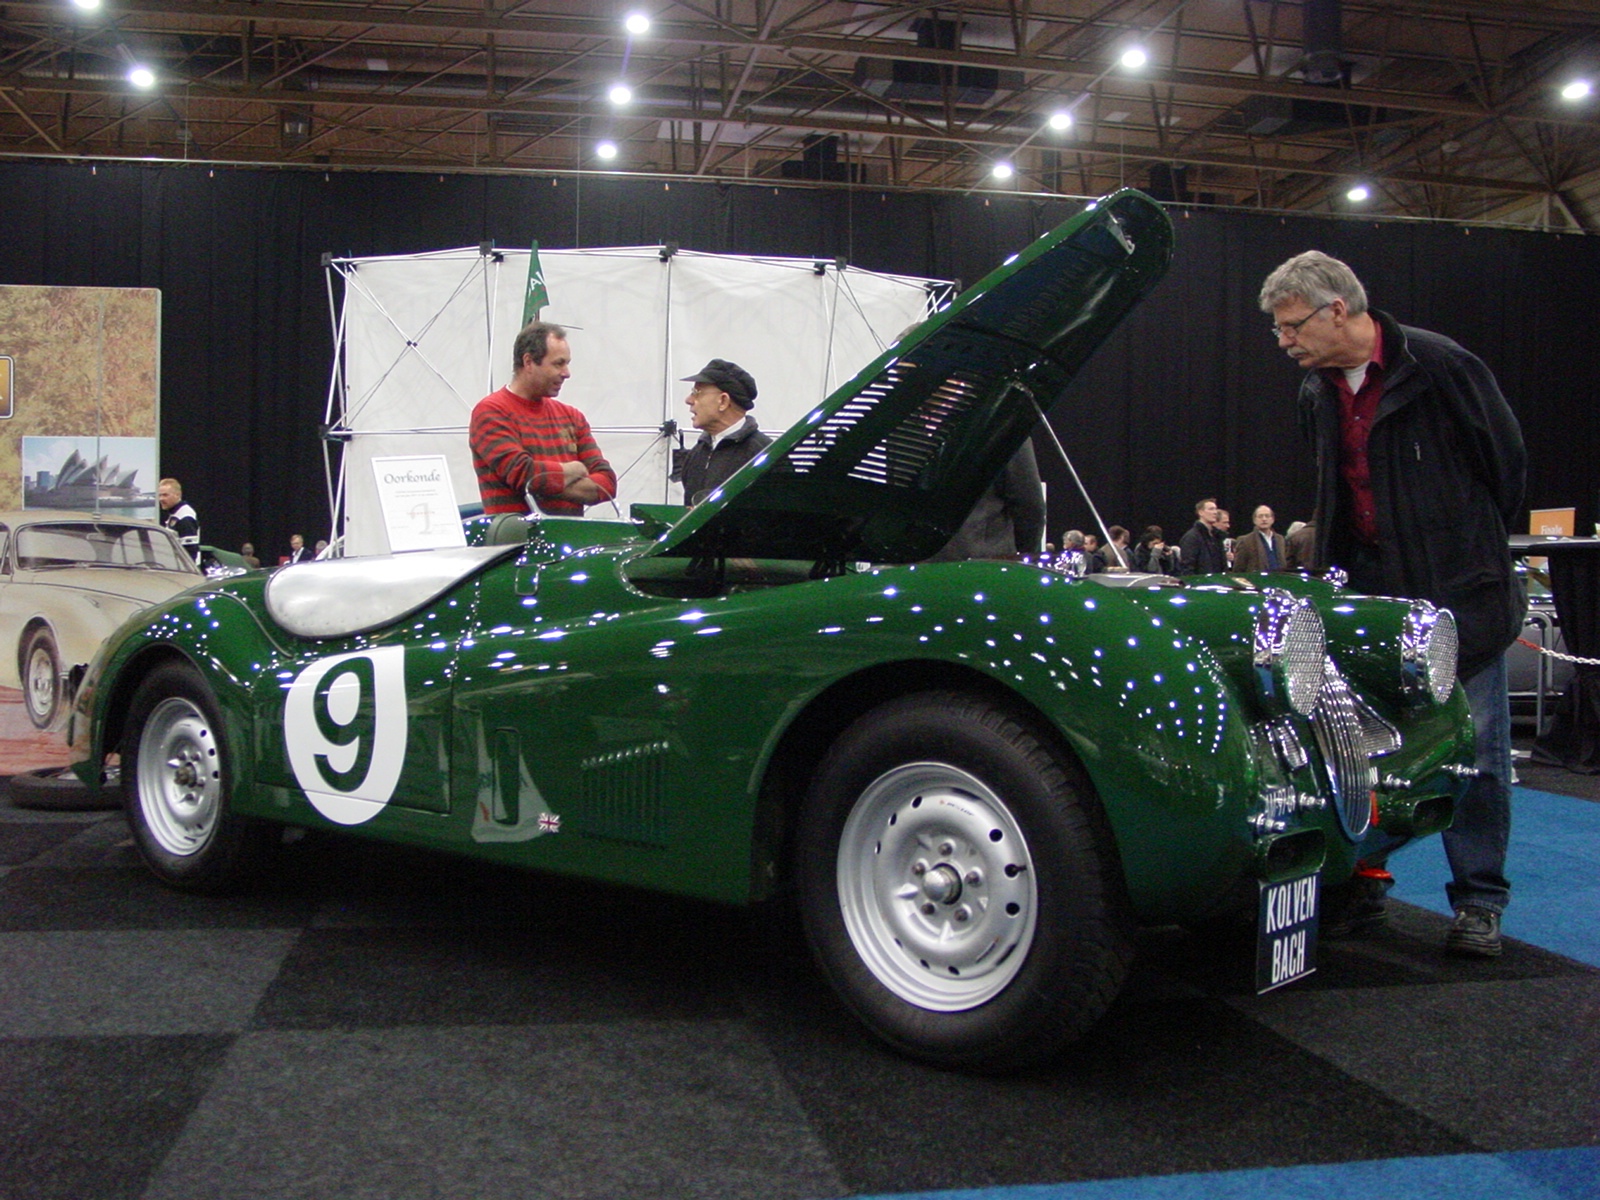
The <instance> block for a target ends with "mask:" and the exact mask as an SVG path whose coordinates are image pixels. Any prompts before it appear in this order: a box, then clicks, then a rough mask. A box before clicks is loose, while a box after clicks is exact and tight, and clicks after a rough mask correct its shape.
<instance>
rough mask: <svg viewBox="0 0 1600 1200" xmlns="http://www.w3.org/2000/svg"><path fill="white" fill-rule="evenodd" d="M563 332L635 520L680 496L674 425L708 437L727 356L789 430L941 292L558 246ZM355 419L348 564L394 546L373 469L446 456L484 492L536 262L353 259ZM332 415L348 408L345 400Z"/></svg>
mask: <svg viewBox="0 0 1600 1200" xmlns="http://www.w3.org/2000/svg"><path fill="white" fill-rule="evenodd" d="M539 260H540V264H541V266H542V267H543V269H544V275H545V282H546V286H547V288H548V290H549V294H550V304H549V306H548V307H547V308H546V309H545V311H544V314H543V315H544V317H545V318H546V319H547V320H551V321H555V322H557V323H559V324H562V325H566V326H568V327H569V330H570V334H571V344H572V356H573V362H572V378H571V379H570V380H569V381H568V382H567V384H566V385H565V386H564V387H563V388H562V392H561V398H562V399H563V400H565V401H567V402H568V403H570V404H574V405H576V406H577V407H578V408H580V409H581V410H582V411H583V412H584V414H585V415H586V416H587V417H588V419H589V423H590V425H591V426H592V427H593V428H594V431H595V439H596V441H598V442H599V443H600V447H601V449H602V450H603V451H604V453H605V455H606V457H607V458H608V459H609V460H610V461H611V464H612V466H613V467H614V468H615V469H616V471H617V473H618V475H619V477H620V486H619V489H618V509H617V510H614V509H612V507H611V506H610V505H601V506H598V507H597V508H595V509H593V510H591V511H592V513H593V515H595V516H600V517H610V516H614V515H616V512H617V511H618V510H620V511H621V512H622V513H626V512H627V507H628V505H629V504H632V503H634V502H636V501H647V502H652V503H661V502H663V501H666V502H676V501H678V500H679V498H680V494H681V490H680V489H679V487H678V486H677V485H676V484H669V483H668V479H667V476H668V473H669V471H670V469H671V455H670V449H671V447H672V445H675V444H676V439H670V438H667V437H664V436H662V434H661V433H660V430H661V427H662V424H663V422H665V421H667V420H669V419H670V420H674V421H676V422H678V424H679V425H680V426H681V427H682V432H683V436H684V438H685V439H686V440H687V439H690V438H693V437H694V436H695V434H694V432H693V430H692V428H690V427H689V425H688V422H687V409H686V408H685V407H684V405H683V397H684V396H685V395H687V393H688V391H689V386H688V385H687V384H685V383H682V382H681V380H682V378H683V377H684V376H686V375H690V374H693V373H694V372H695V371H697V370H699V368H700V367H701V366H703V365H704V364H705V362H706V361H707V360H708V359H711V358H728V359H733V360H734V361H736V362H738V363H739V364H740V365H741V366H743V367H745V368H746V369H747V370H748V371H750V373H751V374H752V375H754V376H755V377H756V381H757V384H758V386H759V388H760V396H759V398H758V399H757V402H756V408H755V414H754V415H755V416H756V418H757V420H758V421H759V422H760V424H761V426H762V427H763V428H764V429H767V430H768V431H770V432H772V433H778V432H781V431H782V430H784V429H786V428H788V426H789V425H791V424H792V423H793V422H794V421H796V420H798V419H799V418H800V417H802V416H804V415H805V413H807V412H808V411H809V410H810V409H811V408H812V407H813V406H814V405H815V404H816V403H817V402H818V401H820V400H821V399H822V398H823V397H825V396H827V395H828V393H829V392H831V391H832V390H833V389H834V388H836V387H837V386H839V384H841V383H843V382H844V381H845V380H847V379H849V378H850V376H852V375H853V374H854V373H855V372H856V371H858V370H860V369H861V368H862V367H863V366H865V365H866V364H867V363H869V362H871V361H872V359H874V358H876V357H877V355H878V354H879V353H881V351H882V350H883V348H884V347H885V346H886V345H888V344H889V343H890V342H892V341H893V340H894V339H895V338H896V337H897V336H898V335H899V333H900V332H901V331H902V330H903V329H905V328H906V327H907V326H908V325H910V324H912V323H913V322H915V321H918V320H920V319H921V318H922V317H923V316H924V315H925V314H926V312H927V307H928V289H927V286H926V285H927V284H928V283H930V282H932V283H937V282H938V281H928V280H922V279H914V278H908V277H904V276H888V275H876V274H872V273H870V272H864V271H854V270H845V271H843V272H840V271H839V270H837V269H836V268H835V267H834V266H833V265H832V264H828V266H827V267H826V269H825V271H824V272H823V273H822V274H818V273H817V272H816V271H815V270H814V269H813V265H812V263H811V262H810V261H809V260H796V259H777V260H774V259H750V258H741V257H736V256H729V255H710V254H696V253H689V252H681V253H678V254H675V255H673V256H671V257H669V258H668V259H666V260H665V261H663V260H662V258H661V255H660V253H659V252H658V251H657V249H656V248H655V247H625V248H620V249H613V250H589V251H578V250H541V251H540V252H539ZM336 265H337V268H338V269H339V270H340V271H341V273H342V274H343V276H344V279H345V296H344V311H343V320H344V330H343V353H344V360H343V361H344V366H343V371H344V375H343V384H344V389H343V395H342V401H343V404H344V406H345V407H344V409H343V411H330V413H329V423H330V425H332V426H333V427H334V428H335V429H339V430H343V431H346V432H348V434H349V435H350V441H349V443H348V445H347V446H346V453H345V456H344V470H343V480H342V486H341V487H340V488H339V489H338V495H339V501H340V503H341V505H342V513H341V515H342V518H343V528H344V539H345V552H346V553H347V554H376V553H384V552H385V551H387V549H388V546H387V544H386V539H385V535H384V533H383V526H382V520H381V517H380V515H379V512H378V499H377V493H376V489H375V487H374V484H373V482H372V471H371V466H370V462H371V459H372V458H374V457H378V456H381V455H389V454H419V453H439V454H443V455H445V458H446V461H447V463H448V465H449V468H450V476H451V483H452V485H453V486H454V489H455V493H456V496H457V498H458V500H459V501H461V502H462V503H469V502H474V501H476V500H477V498H478V490H477V480H476V477H475V476H474V474H473V471H472V457H471V453H470V451H469V450H468V447H467V438H466V429H467V422H468V419H469V418H470V416H471V412H472V406H473V405H474V404H476V403H477V402H478V400H480V399H481V398H482V397H483V396H485V395H487V394H488V393H489V392H491V391H493V390H495V389H496V388H498V387H500V386H502V385H503V384H504V383H505V382H506V380H508V379H509V378H510V376H511V361H510V359H511V345H512V342H513V340H514V338H515V336H516V332H517V330H518V328H519V327H520V323H521V318H522V303H523V288H524V284H525V282H526V279H527V270H528V252H527V251H525V250H523V251H502V252H500V253H499V255H498V256H496V255H482V254H480V253H479V252H478V251H477V250H476V249H463V250H452V251H441V252H438V253H435V254H428V255H417V256H408V257H397V258H383V259H357V260H342V261H341V262H340V263H338V264H336ZM334 393H335V394H334V399H333V401H332V402H331V403H333V404H338V403H339V402H340V400H341V396H340V394H339V389H338V388H337V387H336V388H335V389H334Z"/></svg>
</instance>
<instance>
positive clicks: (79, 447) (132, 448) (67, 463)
mask: <svg viewBox="0 0 1600 1200" xmlns="http://www.w3.org/2000/svg"><path fill="white" fill-rule="evenodd" d="M21 457H22V495H23V507H24V508H62V509H74V510H78V511H82V512H104V513H107V514H114V515H116V516H119V517H142V518H144V519H146V520H151V521H153V520H156V519H157V518H158V510H157V507H156V484H157V483H158V482H159V478H158V476H157V471H156V461H157V449H156V439H155V438H153V437H24V438H23V439H22V456H21Z"/></svg>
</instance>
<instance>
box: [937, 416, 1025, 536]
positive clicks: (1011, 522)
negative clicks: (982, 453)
mask: <svg viewBox="0 0 1600 1200" xmlns="http://www.w3.org/2000/svg"><path fill="white" fill-rule="evenodd" d="M1044 515H1045V514H1044V484H1042V483H1041V482H1040V481H1039V462H1038V459H1036V458H1035V457H1034V453H1033V443H1032V442H1023V443H1022V445H1021V446H1020V447H1019V448H1018V450H1017V452H1016V453H1015V454H1013V455H1012V456H1011V458H1010V459H1009V460H1008V461H1007V462H1006V465H1005V466H1004V467H1003V468H1001V471H1000V474H998V475H996V476H995V478H994V482H993V483H991V484H990V485H989V487H988V488H987V490H985V492H984V493H983V495H982V496H980V497H979V498H978V502H977V503H976V504H975V505H973V506H972V511H971V512H970V513H969V514H967V519H966V520H965V521H964V522H962V524H961V528H960V529H958V530H956V532H955V535H954V536H953V537H952V538H951V539H950V540H949V541H948V542H946V543H945V544H944V546H943V548H942V549H940V550H939V552H938V553H937V554H935V555H933V557H932V558H930V559H929V560H928V561H929V562H960V561H962V560H964V559H969V558H1016V557H1017V556H1018V555H1019V554H1038V553H1039V549H1040V543H1042V542H1043V541H1044Z"/></svg>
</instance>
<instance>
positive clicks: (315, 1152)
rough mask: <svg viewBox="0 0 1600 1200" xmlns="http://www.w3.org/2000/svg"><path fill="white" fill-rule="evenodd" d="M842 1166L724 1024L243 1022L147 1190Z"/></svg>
mask: <svg viewBox="0 0 1600 1200" xmlns="http://www.w3.org/2000/svg"><path fill="white" fill-rule="evenodd" d="M842 1190H843V1188H842V1183H841V1180H840V1178H839V1176H838V1174H837V1173H836V1171H835V1169H834V1167H833V1165H832V1163H831V1161H830V1159H829V1156H828V1153H827V1151H826V1150H825V1149H824V1147H823V1146H822V1145H821V1144H820V1143H819V1142H818V1141H817V1139H816V1138H815V1136H814V1134H813V1132H812V1130H811V1128H810V1126H809V1124H808V1122H807V1120H806V1117H805V1114H804V1112H803V1111H802V1109H801V1108H800V1106H799V1105H798V1103H797V1102H796V1101H795V1099H794V1097H793V1096H792V1095H790V1094H789V1093H788V1091H787V1089H786V1088H785V1086H784V1084H783V1081H782V1078H781V1076H780V1074H779V1072H778V1071H777V1069H776V1067H775V1065H774V1063H773V1061H772V1059H771V1057H770V1055H769V1054H768V1052H767V1050H766V1048H765V1047H764V1046H763V1045H762V1044H761V1043H760V1042H759V1041H758V1040H756V1039H754V1038H753V1037H752V1036H751V1035H750V1034H749V1032H748V1031H747V1030H746V1029H744V1028H742V1027H741V1026H740V1025H739V1024H738V1023H737V1022H715V1021H713V1022H702V1023H697V1024H693V1025H684V1024H679V1023H666V1024H659V1023H652V1022H636V1023H626V1024H619V1025H610V1026H599V1027H597V1026H589V1025H553V1026H546V1027H542V1028H526V1027H517V1028H510V1029H508V1028H504V1027H493V1026H490V1027H480V1028H454V1029H407V1030H386V1031H374V1030H365V1029H363V1030H350V1031H329V1032H322V1033H309V1032H302V1033H284V1032H274V1033H255V1034H248V1035H245V1036H243V1037H241V1038H240V1039H239V1040H238V1041H237V1042H236V1043H235V1044H234V1046H233V1048H232V1051H231V1052H230V1054H229V1056H228V1059H227V1062H226V1064H225V1066H224V1068H223V1069H222V1070H221V1071H220V1072H219V1073H218V1075H217V1078H216V1082H215V1084H214V1085H213V1087H212V1088H211V1089H210V1091H209V1092H208V1093H207V1095H206V1097H205V1099H204V1100H203V1101H202V1102H201V1103H200V1105H199V1106H198V1108H197V1109H196V1110H195V1112H194V1113H193V1115H192V1117H191V1118H190V1120H189V1122H188V1124H187V1126H186V1128H185V1131H184V1135H183V1138H182V1140H181V1141H180V1142H179V1144H178V1145H177V1147H176V1148H175V1149H174V1150H173V1152H172V1153H171V1154H170V1155H169V1156H168V1157H167V1159H166V1161H165V1162H164V1164H163V1165H162V1168H161V1170H160V1171H159V1172H158V1173H157V1174H156V1176H155V1178H154V1180H153V1181H152V1184H151V1186H150V1188H149V1190H148V1191H147V1192H146V1193H145V1200H256V1198H263V1200H264V1198H269V1197H270V1198H278V1197H312V1196H316V1197H339V1198H340V1200H368V1198H370V1200H411V1198H413V1197H414V1198H416V1200H451V1198H454V1197H460V1198H461V1200H483V1198H485V1197H518V1198H519V1200H520V1198H523V1197H529V1198H539V1197H549V1198H552V1200H554V1198H558V1197H559V1198H560V1200H616V1198H618V1197H628V1196H639V1197H644V1196H649V1197H683V1198H685V1200H791V1198H792V1200H803V1198H806V1197H816V1196H827V1195H838V1194H840V1193H841V1192H842Z"/></svg>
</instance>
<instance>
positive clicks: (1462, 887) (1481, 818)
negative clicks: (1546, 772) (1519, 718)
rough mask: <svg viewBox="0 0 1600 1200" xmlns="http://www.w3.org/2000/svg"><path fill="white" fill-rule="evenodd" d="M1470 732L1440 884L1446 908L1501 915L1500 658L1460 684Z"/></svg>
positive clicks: (1506, 828)
mask: <svg viewBox="0 0 1600 1200" xmlns="http://www.w3.org/2000/svg"><path fill="white" fill-rule="evenodd" d="M1462 686H1463V687H1465V688H1466V691H1467V703H1468V704H1469V705H1470V706H1471V708H1472V725H1473V729H1474V730H1475V731H1476V735H1477V739H1476V742H1477V744H1476V750H1477V759H1476V761H1475V763H1474V764H1473V765H1475V766H1476V767H1477V768H1478V770H1479V771H1481V772H1482V773H1483V774H1482V775H1480V776H1479V777H1478V778H1477V779H1474V780H1473V781H1472V783H1471V785H1470V786H1468V788H1467V794H1466V795H1465V796H1463V797H1462V799H1461V803H1460V804H1459V805H1457V807H1456V819H1455V823H1454V824H1452V825H1451V826H1450V828H1449V829H1447V830H1445V832H1444V852H1445V857H1446V858H1448V859H1449V860H1450V871H1451V873H1452V874H1453V875H1454V876H1455V878H1454V879H1452V880H1451V881H1450V882H1449V883H1447V884H1446V885H1445V894H1446V895H1447V896H1448V897H1449V898H1450V907H1451V908H1460V907H1461V906H1462V905H1464V904H1471V905H1475V906H1477V907H1478V908H1487V909H1492V910H1493V911H1495V912H1504V911H1505V907H1506V905H1507V904H1508V903H1510V901H1511V884H1510V883H1509V882H1508V881H1507V880H1506V844H1507V843H1508V842H1509V841H1510V839H1511V701H1510V698H1509V696H1508V695H1507V690H1508V689H1507V677H1506V656H1505V655H1504V654H1502V655H1500V656H1499V657H1498V658H1496V659H1495V660H1494V661H1493V662H1491V663H1490V664H1489V665H1488V666H1487V667H1484V668H1483V670H1481V671H1479V672H1478V673H1477V674H1476V675H1474V676H1473V677H1472V678H1471V679H1468V680H1465V681H1464V682H1463V684H1462Z"/></svg>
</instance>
